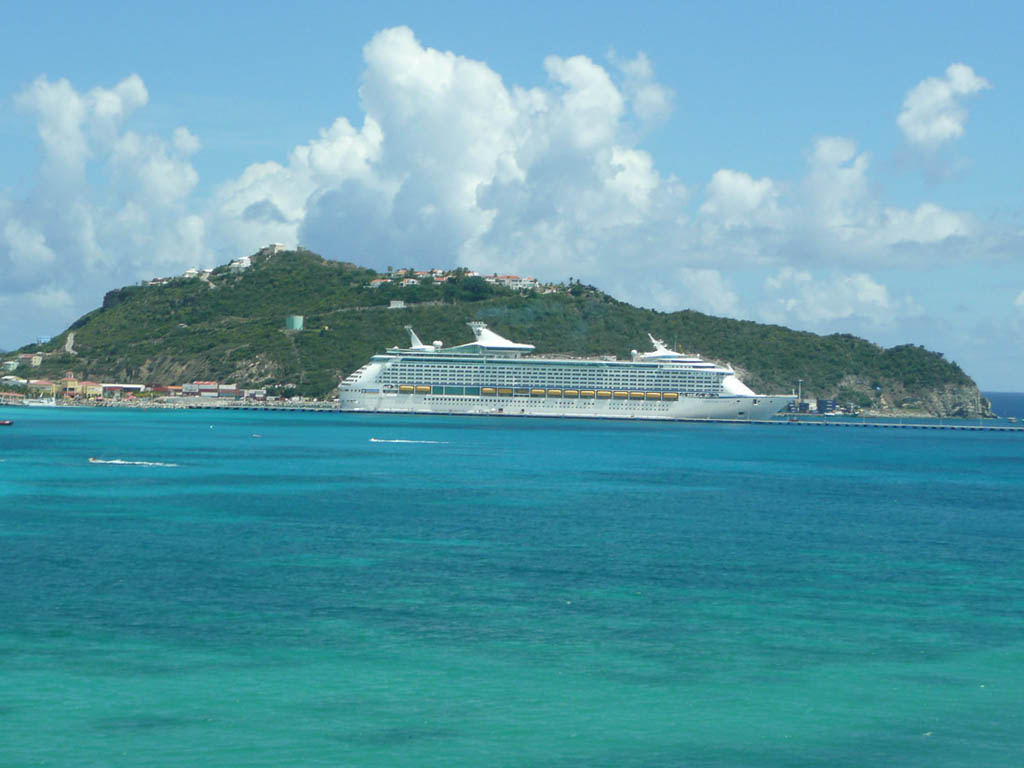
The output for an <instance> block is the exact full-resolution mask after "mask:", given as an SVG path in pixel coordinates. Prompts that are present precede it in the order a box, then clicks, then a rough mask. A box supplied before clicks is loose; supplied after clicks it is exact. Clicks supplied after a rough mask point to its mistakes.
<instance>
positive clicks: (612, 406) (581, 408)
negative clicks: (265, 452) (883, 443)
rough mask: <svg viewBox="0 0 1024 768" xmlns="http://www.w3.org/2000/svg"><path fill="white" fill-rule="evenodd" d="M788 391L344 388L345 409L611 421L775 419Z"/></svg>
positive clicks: (342, 402)
mask: <svg viewBox="0 0 1024 768" xmlns="http://www.w3.org/2000/svg"><path fill="white" fill-rule="evenodd" d="M794 399H795V398H794V397H792V396H789V395H757V396H754V397H749V396H719V397H682V396H681V397H679V399H678V400H675V401H671V402H669V401H664V400H661V401H658V400H630V399H618V400H617V399H596V398H568V397H557V398H549V397H500V396H499V397H485V396H471V395H428V394H423V395H420V394H398V393H380V392H372V391H370V392H367V391H362V392H360V391H352V390H350V391H346V390H345V389H344V388H342V389H341V390H340V391H339V408H340V410H342V411H357V412H375V413H433V414H475V415H480V416H549V417H579V418H607V419H662V420H672V419H740V420H760V419H770V418H771V417H773V416H774V415H775V414H776V413H778V412H779V411H780V410H781V409H782V408H785V407H786V405H787V404H789V403H790V402H792V401H793V400H794Z"/></svg>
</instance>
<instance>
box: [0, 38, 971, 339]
mask: <svg viewBox="0 0 1024 768" xmlns="http://www.w3.org/2000/svg"><path fill="white" fill-rule="evenodd" d="M363 58H364V62H365V67H364V72H363V75H362V79H361V83H360V84H359V86H358V88H359V96H360V103H361V114H359V115H353V116H348V117H346V116H338V117H337V118H336V119H335V120H334V121H333V122H332V123H330V125H328V126H327V127H324V128H322V129H321V130H319V131H317V130H315V127H312V126H311V131H310V137H311V138H310V139H309V140H308V141H306V142H304V143H302V144H299V145H298V146H295V147H293V148H291V149H290V151H288V152H287V153H286V157H287V159H286V160H285V161H283V162H266V161H264V159H263V158H254V162H253V163H252V164H251V165H249V166H248V167H247V168H245V169H244V170H243V171H242V172H241V173H240V174H239V175H238V176H236V177H234V178H228V179H223V180H218V183H217V184H216V185H214V186H212V191H211V193H210V194H209V195H208V196H204V197H203V198H202V199H198V196H197V194H196V189H197V186H198V182H199V171H198V170H197V166H196V164H197V163H198V162H199V161H200V158H201V146H202V144H201V141H200V138H199V137H198V136H196V135H194V134H193V133H191V132H190V131H189V129H188V128H187V127H185V126H179V127H177V128H175V129H173V130H171V131H169V132H168V133H169V135H161V134H158V133H152V132H143V131H140V130H137V129H135V127H134V125H133V117H134V115H135V113H136V112H137V111H139V110H141V109H143V108H144V107H145V106H146V104H147V103H148V101H149V98H150V94H149V92H148V91H147V89H146V86H145V84H144V83H143V81H142V80H141V78H139V77H138V76H137V75H130V76H129V77H126V78H125V79H123V80H122V81H121V82H119V83H117V84H115V85H114V86H112V87H109V88H93V89H91V90H87V91H79V90H77V89H76V88H75V87H74V86H72V85H71V83H70V82H69V81H67V80H64V79H61V80H56V81H50V80H48V79H47V78H45V77H40V78H38V79H36V80H35V81H34V82H33V83H31V84H30V85H29V86H28V87H26V88H25V89H24V90H23V91H22V92H21V93H20V94H18V95H17V96H16V97H15V103H16V105H17V107H18V109H19V110H20V112H21V113H22V114H23V115H26V116H28V117H29V118H30V119H32V120H33V121H34V122H35V125H36V128H37V130H38V135H39V143H40V147H41V150H42V152H41V156H42V160H41V164H40V168H39V173H38V175H37V179H36V184H35V186H34V187H33V188H32V189H31V190H30V191H29V192H28V193H27V194H26V195H25V196H24V197H21V198H18V199H15V198H13V197H11V196H10V194H9V193H2V192H0V269H2V270H3V275H4V277H5V278H6V281H5V282H4V283H3V284H2V285H0V296H6V297H7V298H6V299H4V300H5V301H6V302H7V303H6V304H5V306H14V304H12V303H11V302H21V303H18V304H17V306H18V307H40V306H42V304H41V302H43V301H44V298H45V297H49V298H48V299H45V300H46V301H50V302H51V305H52V306H53V307H57V308H59V307H65V308H66V309H65V310H63V311H65V312H66V313H68V314H65V315H61V317H60V319H59V323H58V325H59V326H60V327H63V326H65V325H67V323H68V322H69V321H70V320H73V319H74V316H73V315H71V314H70V313H72V312H74V313H80V312H82V311H84V310H86V309H89V308H91V307H93V306H95V305H96V303H97V302H98V300H99V298H100V297H101V296H102V293H103V292H104V291H105V290H108V289H110V288H112V287H116V286H118V285H122V284H125V283H129V282H133V281H135V280H138V279H141V278H145V277H152V276H156V275H161V274H174V273H175V272H180V271H183V270H184V269H185V268H187V267H191V266H208V265H212V264H213V263H218V262H219V263H223V262H226V261H227V260H228V259H229V258H232V257H235V256H238V255H241V254H246V253H252V252H253V251H255V250H256V249H257V248H259V247H260V246H262V245H264V244H266V243H268V242H283V243H288V244H297V243H301V244H303V245H305V246H307V247H309V248H312V249H313V250H315V251H318V252H320V253H322V254H323V255H325V256H327V257H329V258H338V259H344V260H348V261H354V262H358V263H361V264H365V265H367V266H371V267H378V268H381V267H384V266H387V265H395V266H417V267H427V266H437V267H452V266H458V265H465V266H469V267H474V268H476V269H479V270H481V271H497V270H500V271H503V272H518V273H520V274H524V275H533V276H536V277H539V278H541V279H542V280H551V281H560V280H564V279H565V278H566V277H568V276H569V275H573V276H575V277H578V278H580V279H582V280H584V281H585V282H587V283H592V284H594V285H597V286H599V287H601V288H604V289H605V290H607V291H609V292H611V293H613V294H614V295H616V296H618V297H621V298H623V299H625V300H629V301H632V302H634V303H637V304H641V305H644V306H654V307H657V308H659V309H679V308H683V307H693V308H696V309H700V310H703V311H707V312H712V313H715V314H724V315H732V316H747V317H752V318H760V319H769V320H773V321H778V322H795V323H800V324H804V325H814V324H818V325H827V324H829V323H832V324H835V323H837V322H844V321H845V319H851V320H852V319H857V318H859V319H862V320H863V321H864V322H866V323H872V324H876V325H881V324H882V323H884V322H886V318H889V319H890V321H891V319H892V318H894V317H896V318H899V317H912V316H916V315H915V313H916V312H918V311H919V309H920V308H919V307H917V305H916V304H915V302H914V300H913V299H910V298H908V297H902V298H893V296H892V295H891V292H890V290H889V289H888V288H887V287H886V285H885V282H886V280H885V275H884V274H882V272H883V271H884V270H885V269H887V268H889V267H891V266H892V265H894V264H899V265H901V266H904V267H911V268H921V269H925V268H929V267H931V266H932V265H934V264H935V263H937V262H940V261H941V260H942V259H948V258H952V255H951V254H953V253H954V248H953V246H952V244H954V243H961V244H962V243H971V242H973V241H972V238H975V237H976V236H977V235H978V224H977V222H976V221H975V220H974V219H973V217H971V216H970V215H969V214H967V213H965V212H963V211H957V210H951V209H947V208H944V207H941V206H939V205H937V204H935V203H933V202H929V201H920V202H917V201H915V202H914V203H913V204H911V205H908V206H906V207H902V206H893V205H889V204H886V202H885V201H884V200H883V199H882V196H881V194H880V192H879V188H878V186H877V183H876V182H874V181H873V179H872V177H871V155H870V153H869V152H867V151H864V150H863V149H860V148H858V146H857V143H856V142H855V141H853V140H852V139H850V138H847V137H841V136H824V137H820V138H817V139H815V140H813V141H812V142H811V143H810V146H809V149H808V152H807V155H806V157H805V164H804V165H803V166H802V167H798V170H797V171H795V172H794V174H792V175H791V176H790V177H788V178H785V177H778V178H772V177H769V176H757V175H753V174H751V173H749V172H747V171H744V170H742V169H740V168H735V167H729V166H728V164H727V163H726V162H723V163H722V165H723V166H724V167H721V168H720V169H719V170H717V171H716V172H714V173H713V174H712V175H711V177H710V178H708V179H695V180H692V181H688V182H687V183H684V182H683V181H682V180H680V179H678V178H676V177H675V176H673V175H672V174H670V173H666V172H664V171H663V170H662V169H659V167H658V166H657V164H656V162H655V158H654V157H653V156H652V155H651V153H650V152H648V151H647V150H646V149H645V148H644V147H643V146H642V145H641V144H640V141H639V138H638V135H639V134H640V133H642V131H640V130H638V127H639V128H643V127H644V126H646V125H649V124H651V123H655V122H659V121H663V120H664V119H665V118H666V117H667V115H668V114H669V111H670V110H671V107H672V101H673V94H672V92H671V91H670V90H669V89H667V88H665V87H664V86H662V85H661V84H659V83H658V82H657V80H656V78H655V73H654V66H653V64H652V62H651V61H650V60H649V59H648V57H647V56H646V55H644V54H643V53H638V54H636V55H635V56H634V57H633V58H631V59H628V58H626V59H624V58H619V57H617V56H616V55H615V54H612V55H611V56H610V62H611V63H610V64H609V66H608V67H607V68H606V67H605V66H602V65H601V64H599V63H597V62H595V61H594V60H592V59H590V58H588V57H586V56H567V57H562V56H548V57H546V58H545V59H544V60H543V69H544V74H545V79H544V80H543V81H542V82H541V83H540V84H537V85H533V86H529V87H528V86H522V85H516V84H510V83H507V82H505V81H504V80H503V78H502V76H501V75H500V74H499V73H498V72H496V71H494V70H493V69H491V68H490V67H489V66H488V65H487V64H486V63H485V62H482V61H478V60H473V59H470V58H467V57H465V56H460V55H458V54H457V53H455V52H451V51H441V50H437V49H434V48H431V47H429V46H427V45H424V44H423V43H422V42H421V41H419V40H418V39H417V38H416V36H415V35H414V34H413V32H412V30H410V29H408V28H406V27H395V28H391V29H385V30H382V31H381V32H379V33H378V34H376V35H374V36H373V38H372V39H371V40H370V41H369V42H367V44H366V45H365V47H364V49H363ZM933 81H935V82H933ZM936 82H937V83H938V85H936V84H935V83H936ZM987 86H988V84H987V82H986V81H984V80H983V79H981V78H978V77H977V76H976V75H974V73H973V72H972V71H971V70H970V68H968V67H965V66H964V65H954V66H953V67H951V68H950V70H948V71H947V74H946V76H945V77H944V78H939V79H930V80H926V81H924V82H923V83H921V84H920V85H919V86H917V87H916V88H915V89H913V90H912V91H911V92H910V93H909V94H908V95H907V102H906V105H905V115H906V116H905V117H904V115H901V126H903V125H904V123H906V127H905V128H904V130H906V131H910V132H911V133H908V137H909V136H911V134H912V135H914V136H920V137H923V138H921V139H920V141H921V142H924V143H928V142H934V141H936V138H935V137H945V138H939V139H938V141H939V143H941V142H942V141H947V140H949V138H952V137H954V136H955V135H959V134H957V133H956V130H959V131H960V132H962V129H963V121H964V120H965V119H966V113H963V112H962V105H961V103H960V102H961V100H962V99H963V98H964V97H965V96H967V95H969V94H971V93H974V92H977V91H978V90H980V89H981V88H984V87H987ZM354 87H356V84H353V88H354ZM155 96H156V95H154V97H155ZM950 120H952V123H951V122H950ZM954 124H955V125H957V126H959V128H958V129H956V130H954V129H952V128H950V127H949V126H950V125H954ZM928 126H931V127H930V128H929V127H928ZM936 126H939V127H936ZM941 126H946V127H945V128H942V127H941ZM922 131H923V133H922ZM951 131H952V132H951ZM914 132H917V133H914ZM928 137H932V138H928ZM913 140H914V141H918V139H913ZM693 151H695V152H699V151H701V148H700V147H694V148H693ZM793 159H794V161H799V158H793ZM725 160H727V158H726V159H725ZM5 194H7V196H6V197H5ZM990 250H991V249H990ZM755 273H756V276H752V275H754V274H755ZM765 275H770V278H769V279H768V280H767V281H764V276H765ZM752 286H756V287H752ZM55 311H56V310H55ZM50 330H53V329H50ZM32 335H34V334H32ZM29 337H31V336H29ZM0 341H3V342H4V343H5V344H10V343H11V342H8V341H6V340H4V339H0Z"/></svg>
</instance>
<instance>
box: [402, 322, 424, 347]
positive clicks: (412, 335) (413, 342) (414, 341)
mask: <svg viewBox="0 0 1024 768" xmlns="http://www.w3.org/2000/svg"><path fill="white" fill-rule="evenodd" d="M405 330H407V331H408V332H409V345H410V346H411V347H412V348H413V349H415V348H417V347H422V346H423V342H422V341H420V337H419V336H417V335H416V331H414V330H413V329H412V326H411V325H407V326H405Z"/></svg>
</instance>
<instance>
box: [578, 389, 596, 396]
mask: <svg viewBox="0 0 1024 768" xmlns="http://www.w3.org/2000/svg"><path fill="white" fill-rule="evenodd" d="M593 396H594V390H592V389H581V390H580V397H593Z"/></svg>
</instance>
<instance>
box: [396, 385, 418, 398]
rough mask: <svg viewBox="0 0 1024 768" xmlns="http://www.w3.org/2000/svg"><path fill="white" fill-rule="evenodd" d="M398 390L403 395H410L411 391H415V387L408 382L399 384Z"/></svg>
mask: <svg viewBox="0 0 1024 768" xmlns="http://www.w3.org/2000/svg"><path fill="white" fill-rule="evenodd" d="M398 391H399V392H400V393H401V394H403V395H411V394H412V393H413V392H415V391H416V387H413V386H411V385H409V384H402V385H401V386H400V387H399V388H398Z"/></svg>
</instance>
